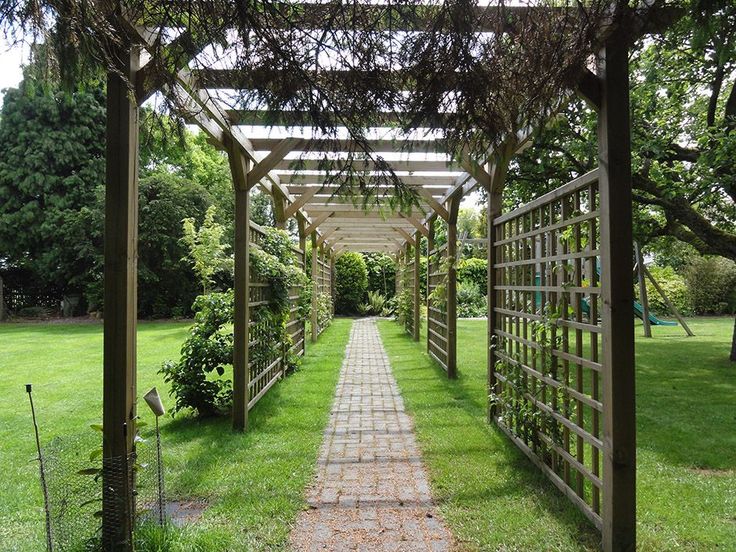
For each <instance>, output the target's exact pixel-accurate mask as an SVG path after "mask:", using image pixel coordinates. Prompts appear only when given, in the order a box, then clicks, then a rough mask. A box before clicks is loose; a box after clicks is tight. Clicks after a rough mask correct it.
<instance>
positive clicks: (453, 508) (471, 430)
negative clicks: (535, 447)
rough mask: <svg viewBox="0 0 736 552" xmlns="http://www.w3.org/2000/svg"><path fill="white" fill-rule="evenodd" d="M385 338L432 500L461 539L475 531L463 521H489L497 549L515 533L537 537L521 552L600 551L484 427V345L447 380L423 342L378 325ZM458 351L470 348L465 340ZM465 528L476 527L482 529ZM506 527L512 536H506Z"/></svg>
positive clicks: (556, 497)
mask: <svg viewBox="0 0 736 552" xmlns="http://www.w3.org/2000/svg"><path fill="white" fill-rule="evenodd" d="M460 331H461V332H462V331H463V328H462V326H461V327H460ZM381 333H382V337H383V339H384V344H385V346H386V348H387V350H388V351H389V356H390V358H391V363H392V367H393V368H394V373H395V375H396V378H397V380H398V383H399V386H400V388H401V391H402V395H403V396H404V398H405V400H406V402H407V407H408V410H409V411H410V413H411V415H412V417H413V418H414V421H415V425H416V429H417V434H418V437H419V441H420V444H421V446H422V453H423V457H424V459H425V461H426V462H427V464H428V466H429V467H430V472H431V475H432V482H433V487H434V490H435V495H436V497H437V498H438V499H439V502H440V504H441V506H442V508H443V511H444V512H445V515H446V517H447V518H448V521H450V523H451V524H452V525H453V529H455V530H456V531H457V534H458V536H459V537H460V538H461V539H462V538H466V539H469V540H471V541H473V542H476V541H475V537H474V536H473V530H471V531H470V533H468V532H467V531H465V530H464V529H463V528H462V527H463V525H464V522H463V520H464V519H465V518H468V520H470V519H472V518H476V519H482V518H484V517H485V519H486V520H487V522H488V523H489V525H490V526H491V527H494V528H495V530H498V531H501V535H499V536H498V537H497V538H496V540H494V541H493V543H494V545H495V546H498V545H499V544H500V545H501V546H502V547H503V546H509V545H510V546H511V547H512V548H513V546H514V544H512V543H516V542H518V541H515V539H516V538H517V536H518V533H530V534H534V533H537V534H538V536H537V537H534V536H528V537H526V538H528V539H531V541H530V540H526V541H523V542H518V543H517V544H516V545H517V546H519V545H520V546H522V548H523V547H524V546H526V547H528V546H530V544H529V543H530V542H532V543H534V546H538V545H540V544H539V543H542V542H546V544H544V546H546V547H549V549H552V548H554V549H557V546H560V545H561V546H567V548H570V547H572V548H576V549H594V548H595V547H596V546H597V545H598V543H599V541H600V537H599V535H598V533H597V531H596V530H595V528H594V527H593V526H592V525H590V523H589V522H588V521H587V519H586V518H585V517H584V516H583V515H582V514H581V513H580V512H579V511H578V510H577V509H576V508H575V507H574V506H573V505H572V504H570V503H569V502H568V501H567V500H566V499H565V498H564V496H562V495H561V494H560V493H559V491H558V490H557V489H556V488H555V487H554V486H553V485H552V484H551V483H550V482H549V481H548V480H547V479H546V477H545V476H544V475H543V474H542V473H541V472H539V470H537V468H536V467H535V466H534V465H533V464H532V463H531V462H530V461H529V460H528V459H527V458H526V456H525V455H524V454H523V453H522V452H521V451H520V450H518V449H517V448H516V447H515V446H514V445H513V443H511V442H510V441H509V440H508V439H507V438H506V436H505V435H504V434H503V433H502V432H501V431H500V430H498V429H497V428H495V427H493V426H490V425H489V424H488V423H487V422H486V412H487V410H486V409H487V396H486V390H485V387H486V379H485V357H484V358H483V359H482V360H481V361H480V362H479V360H478V358H476V357H477V356H478V355H479V354H483V355H485V343H472V344H471V345H470V346H469V347H468V348H466V349H465V350H461V351H460V354H459V362H458V366H459V368H458V372H459V375H458V378H457V379H456V380H449V379H447V376H446V374H445V372H444V371H443V370H442V369H441V368H440V367H439V366H438V365H437V364H436V362H434V361H433V360H432V359H431V358H430V357H429V356H428V355H427V354H426V352H423V353H421V354H420V351H423V350H424V349H425V345H424V343H423V342H420V343H416V342H413V341H412V340H411V339H410V338H409V337H408V336H406V335H405V334H404V332H403V331H402V329H401V328H400V327H397V326H393V325H392V324H390V323H387V324H383V325H381ZM459 343H460V344H462V345H464V344H465V343H464V342H463V339H462V336H461V338H460V339H459ZM529 506H531V508H532V509H534V510H536V511H537V512H538V513H541V516H542V517H544V519H545V520H546V519H549V518H550V517H551V518H554V520H555V522H554V523H553V524H552V525H554V526H555V528H554V529H552V528H550V527H543V525H544V522H541V523H540V521H542V520H540V519H539V518H538V517H537V516H535V515H530V513H529V512H528V511H527V512H525V511H524V509H525V508H526V507H529ZM545 514H546V515H545ZM468 525H471V526H473V527H477V526H478V525H479V522H476V521H474V522H472V523H468ZM506 525H508V526H510V527H513V529H505V526H506ZM475 530H477V529H475ZM550 532H552V533H554V532H556V533H554V534H552V533H550ZM542 535H544V536H542ZM478 538H482V537H478ZM536 538H539V540H538V541H537V540H535V539H536ZM546 539H550V540H546ZM554 541H557V542H558V545H553V542H554ZM562 543H565V544H562ZM476 544H477V542H476ZM488 544H491V543H487V545H488Z"/></svg>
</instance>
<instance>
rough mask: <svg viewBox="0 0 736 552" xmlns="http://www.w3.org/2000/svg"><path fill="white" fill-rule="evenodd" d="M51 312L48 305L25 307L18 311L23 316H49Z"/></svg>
mask: <svg viewBox="0 0 736 552" xmlns="http://www.w3.org/2000/svg"><path fill="white" fill-rule="evenodd" d="M49 314H50V311H49V309H47V308H46V307H23V308H22V309H20V310H19V311H18V316H19V317H21V318H47V317H48V316H49Z"/></svg>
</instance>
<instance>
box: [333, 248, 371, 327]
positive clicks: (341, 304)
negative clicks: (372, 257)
mask: <svg viewBox="0 0 736 552" xmlns="http://www.w3.org/2000/svg"><path fill="white" fill-rule="evenodd" d="M367 290H368V270H367V268H366V266H365V261H364V260H363V255H361V254H360V253H355V252H352V251H348V252H346V253H343V254H342V255H340V256H339V257H338V258H337V261H335V291H336V293H337V299H336V310H337V312H339V313H341V314H356V313H357V312H358V305H359V304H360V303H363V302H364V300H365V295H366V291H367Z"/></svg>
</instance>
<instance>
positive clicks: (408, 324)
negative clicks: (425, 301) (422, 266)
mask: <svg viewBox="0 0 736 552" xmlns="http://www.w3.org/2000/svg"><path fill="white" fill-rule="evenodd" d="M417 269H418V267H417V266H416V264H415V261H414V246H412V245H410V244H408V243H407V244H406V246H405V248H404V254H403V259H402V262H401V292H402V295H403V296H405V297H406V298H407V299H408V300H409V302H407V305H406V312H405V313H404V316H403V318H404V320H403V323H404V329H405V330H406V332H407V333H408V334H409V335H411V336H413V335H414V323H415V320H414V300H415V295H416V294H415V292H414V284H415V274H414V271H415V270H417Z"/></svg>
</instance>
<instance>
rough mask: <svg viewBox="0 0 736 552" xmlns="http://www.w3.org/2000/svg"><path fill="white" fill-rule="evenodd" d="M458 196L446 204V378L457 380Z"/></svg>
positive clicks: (459, 198)
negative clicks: (447, 261) (447, 213)
mask: <svg viewBox="0 0 736 552" xmlns="http://www.w3.org/2000/svg"><path fill="white" fill-rule="evenodd" d="M461 199H462V196H460V194H458V195H457V196H455V197H452V198H450V200H449V202H448V209H447V210H448V212H449V213H450V217H449V218H448V219H447V258H448V260H449V261H450V262H449V265H448V267H447V377H448V378H450V379H455V378H457V261H458V259H457V215H458V212H459V210H460V200H461Z"/></svg>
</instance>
